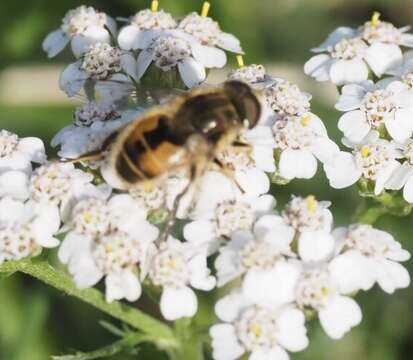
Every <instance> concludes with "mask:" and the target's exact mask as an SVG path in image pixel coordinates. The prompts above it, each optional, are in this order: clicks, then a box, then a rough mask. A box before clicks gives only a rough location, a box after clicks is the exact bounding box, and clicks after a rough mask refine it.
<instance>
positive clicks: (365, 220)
mask: <svg viewBox="0 0 413 360" xmlns="http://www.w3.org/2000/svg"><path fill="white" fill-rule="evenodd" d="M386 213H387V209H386V208H385V207H384V206H382V205H378V206H370V207H368V208H366V209H365V211H364V212H362V213H361V214H360V215H359V216H358V219H357V221H358V222H359V223H362V224H370V225H372V224H374V223H375V222H376V221H377V220H378V219H379V218H380V216H382V215H384V214H386Z"/></svg>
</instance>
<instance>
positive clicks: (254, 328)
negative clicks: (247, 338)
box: [251, 324, 262, 338]
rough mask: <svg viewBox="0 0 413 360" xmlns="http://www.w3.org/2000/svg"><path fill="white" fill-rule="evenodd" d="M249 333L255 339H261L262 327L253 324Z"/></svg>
mask: <svg viewBox="0 0 413 360" xmlns="http://www.w3.org/2000/svg"><path fill="white" fill-rule="evenodd" d="M251 332H252V333H253V334H254V335H255V336H256V337H257V338H259V337H261V335H262V327H261V326H260V325H258V324H254V325H252V326H251Z"/></svg>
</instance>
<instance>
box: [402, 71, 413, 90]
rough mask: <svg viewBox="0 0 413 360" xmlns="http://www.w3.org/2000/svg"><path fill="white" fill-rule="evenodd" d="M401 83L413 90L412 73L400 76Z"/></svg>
mask: <svg viewBox="0 0 413 360" xmlns="http://www.w3.org/2000/svg"><path fill="white" fill-rule="evenodd" d="M402 81H403V83H404V84H406V85H407V86H408V87H409V88H410V89H413V73H409V74H406V75H403V76H402Z"/></svg>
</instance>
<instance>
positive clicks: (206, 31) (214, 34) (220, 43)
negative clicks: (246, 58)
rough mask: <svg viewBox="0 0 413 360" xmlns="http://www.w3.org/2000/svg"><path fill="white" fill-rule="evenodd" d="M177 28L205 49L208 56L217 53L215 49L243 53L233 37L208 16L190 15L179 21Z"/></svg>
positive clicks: (238, 42) (194, 13)
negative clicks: (193, 38) (197, 41)
mask: <svg viewBox="0 0 413 360" xmlns="http://www.w3.org/2000/svg"><path fill="white" fill-rule="evenodd" d="M178 28H179V29H181V30H182V31H184V32H186V33H187V34H189V35H192V36H194V37H195V38H196V39H198V40H199V42H200V43H201V45H202V46H205V47H206V49H204V51H205V52H209V53H210V55H209V56H214V54H216V53H217V50H219V49H217V47H218V48H221V49H224V50H227V51H231V52H234V53H238V54H241V53H243V51H242V49H241V45H240V41H239V40H238V39H237V38H236V37H235V36H234V35H232V34H229V33H226V32H223V31H222V30H221V28H220V27H219V24H218V22H216V21H214V20H213V19H211V18H210V17H208V16H202V15H199V14H198V13H196V12H193V13H190V14H189V15H187V16H186V17H184V18H183V19H182V20H181V22H180V23H179V25H178ZM220 56H222V54H221V55H220ZM224 56H225V53H224Z"/></svg>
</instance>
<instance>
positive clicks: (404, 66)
mask: <svg viewBox="0 0 413 360" xmlns="http://www.w3.org/2000/svg"><path fill="white" fill-rule="evenodd" d="M386 74H389V75H393V76H392V77H390V78H385V80H383V81H387V82H391V81H395V80H399V81H401V82H403V83H404V84H406V85H407V86H408V88H409V89H413V51H412V50H410V51H406V52H405V53H404V54H403V62H402V63H401V64H399V65H398V66H395V67H393V68H391V69H389V70H388V71H386Z"/></svg>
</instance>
